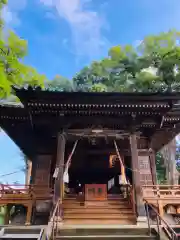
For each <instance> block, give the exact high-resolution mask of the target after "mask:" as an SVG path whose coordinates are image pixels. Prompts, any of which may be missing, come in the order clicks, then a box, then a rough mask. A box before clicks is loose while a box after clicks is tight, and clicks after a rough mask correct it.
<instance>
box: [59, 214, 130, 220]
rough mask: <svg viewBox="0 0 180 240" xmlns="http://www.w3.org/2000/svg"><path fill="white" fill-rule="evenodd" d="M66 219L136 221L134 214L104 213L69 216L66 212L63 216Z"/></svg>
mask: <svg viewBox="0 0 180 240" xmlns="http://www.w3.org/2000/svg"><path fill="white" fill-rule="evenodd" d="M63 218H64V219H135V216H134V215H133V214H132V213H129V214H127V213H126V214H119V213H118V214H115V213H113V214H103V213H98V214H94V213H88V214H83V213H82V214H81V213H75V214H68V213H66V212H64V214H63Z"/></svg>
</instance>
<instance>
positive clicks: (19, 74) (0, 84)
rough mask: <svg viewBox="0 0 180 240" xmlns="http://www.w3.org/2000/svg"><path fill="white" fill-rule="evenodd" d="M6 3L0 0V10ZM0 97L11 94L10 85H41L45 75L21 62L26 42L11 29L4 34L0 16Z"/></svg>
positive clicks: (25, 49)
mask: <svg viewBox="0 0 180 240" xmlns="http://www.w3.org/2000/svg"><path fill="white" fill-rule="evenodd" d="M5 4H7V1H6V0H0V11H1V10H2V8H3V7H4V6H5ZM0 24H1V26H0V79H1V81H0V98H7V97H9V96H10V95H11V94H13V90H12V86H14V85H16V86H24V85H31V86H37V85H38V86H41V87H43V85H44V81H45V76H44V75H41V74H38V73H37V71H36V70H35V69H34V68H32V67H30V66H26V65H25V64H23V60H24V57H25V56H26V55H27V42H26V41H25V40H24V39H21V38H19V37H18V36H17V35H16V34H15V33H14V32H13V31H9V32H8V34H7V36H6V37H5V36H4V31H3V19H2V18H0Z"/></svg>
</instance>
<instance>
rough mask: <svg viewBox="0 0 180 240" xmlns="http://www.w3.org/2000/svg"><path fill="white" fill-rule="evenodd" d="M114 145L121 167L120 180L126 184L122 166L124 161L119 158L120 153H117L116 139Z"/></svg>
mask: <svg viewBox="0 0 180 240" xmlns="http://www.w3.org/2000/svg"><path fill="white" fill-rule="evenodd" d="M114 146H115V149H116V154H117V156H118V158H119V162H120V167H121V175H122V176H121V180H122V182H123V183H124V184H127V179H126V174H125V166H124V163H123V161H122V159H121V155H120V153H119V150H118V147H117V143H116V141H115V140H114Z"/></svg>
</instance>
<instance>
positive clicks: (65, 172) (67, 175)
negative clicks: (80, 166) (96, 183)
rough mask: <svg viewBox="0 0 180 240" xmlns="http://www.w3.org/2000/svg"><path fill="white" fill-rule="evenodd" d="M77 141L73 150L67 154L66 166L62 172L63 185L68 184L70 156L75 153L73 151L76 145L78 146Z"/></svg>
mask: <svg viewBox="0 0 180 240" xmlns="http://www.w3.org/2000/svg"><path fill="white" fill-rule="evenodd" d="M78 141H79V140H77V141H76V142H75V143H74V146H73V149H72V151H71V153H70V154H69V157H68V160H67V162H66V166H65V170H64V175H63V181H64V182H65V183H69V174H68V169H69V167H70V165H71V160H72V156H73V154H74V152H75V150H76V146H77V144H78Z"/></svg>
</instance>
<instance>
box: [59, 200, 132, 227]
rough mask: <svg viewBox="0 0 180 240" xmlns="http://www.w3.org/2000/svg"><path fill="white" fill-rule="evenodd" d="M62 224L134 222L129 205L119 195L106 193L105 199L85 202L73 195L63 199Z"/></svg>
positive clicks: (117, 223)
mask: <svg viewBox="0 0 180 240" xmlns="http://www.w3.org/2000/svg"><path fill="white" fill-rule="evenodd" d="M63 209H64V214H63V215H64V216H63V223H64V224H68V225H69V224H70V225H73V224H80V225H81V224H83V225H85V224H87V225H89V224H93V225H94V224H101V225H102V224H107V225H111V224H113V225H114V224H116V225H119V224H123V225H126V224H128V225H129V224H131V225H132V224H136V216H135V214H133V211H132V208H131V206H130V205H129V204H128V202H127V201H126V200H125V199H124V198H123V196H121V195H108V200H106V201H91V203H88V204H85V203H84V201H82V200H81V199H77V197H76V196H75V195H74V196H73V195H71V196H66V197H65V198H64V201H63Z"/></svg>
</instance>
